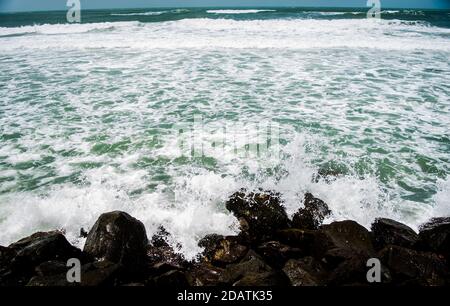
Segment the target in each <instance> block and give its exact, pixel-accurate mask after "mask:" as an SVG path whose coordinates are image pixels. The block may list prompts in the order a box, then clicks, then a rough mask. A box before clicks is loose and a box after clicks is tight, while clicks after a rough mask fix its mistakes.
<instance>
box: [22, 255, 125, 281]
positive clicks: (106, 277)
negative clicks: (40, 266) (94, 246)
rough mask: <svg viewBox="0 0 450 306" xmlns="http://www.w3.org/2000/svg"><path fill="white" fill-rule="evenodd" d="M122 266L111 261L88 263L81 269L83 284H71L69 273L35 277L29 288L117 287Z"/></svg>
mask: <svg viewBox="0 0 450 306" xmlns="http://www.w3.org/2000/svg"><path fill="white" fill-rule="evenodd" d="M121 272H122V266H121V265H120V264H116V263H113V262H110V261H106V260H104V261H101V262H94V263H88V264H86V265H83V266H82V267H81V283H76V282H74V283H69V282H68V281H67V272H65V273H61V274H57V275H49V276H47V275H45V276H35V277H33V278H32V279H31V280H30V282H29V283H28V284H27V286H33V287H36V286H50V287H55V286H56V287H61V286H115V285H118V284H120V277H121Z"/></svg>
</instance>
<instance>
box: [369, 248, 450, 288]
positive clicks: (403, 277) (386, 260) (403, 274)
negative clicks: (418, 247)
mask: <svg viewBox="0 0 450 306" xmlns="http://www.w3.org/2000/svg"><path fill="white" fill-rule="evenodd" d="M378 256H379V258H380V260H381V262H382V263H383V264H385V265H386V266H387V267H388V268H389V270H390V271H391V273H392V278H393V281H394V282H395V283H396V284H402V283H405V282H406V283H405V284H423V285H429V286H442V285H446V280H447V284H448V277H449V271H448V267H447V265H446V262H445V260H444V259H443V258H442V257H440V256H438V255H436V254H433V253H428V252H418V251H415V250H410V249H407V248H403V247H399V246H387V247H385V248H384V249H383V250H381V251H380V253H379V255H378Z"/></svg>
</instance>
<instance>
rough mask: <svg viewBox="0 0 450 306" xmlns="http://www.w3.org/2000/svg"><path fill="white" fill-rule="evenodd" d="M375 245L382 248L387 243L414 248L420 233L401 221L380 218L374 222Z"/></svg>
mask: <svg viewBox="0 0 450 306" xmlns="http://www.w3.org/2000/svg"><path fill="white" fill-rule="evenodd" d="M372 233H373V236H374V245H375V247H376V249H378V250H380V249H382V248H384V247H385V246H386V245H390V244H391V245H398V246H401V247H405V248H413V247H414V245H415V244H416V243H417V241H418V239H419V235H417V233H416V232H415V231H414V230H413V229H412V228H410V227H409V226H406V225H404V224H402V223H400V222H397V221H394V220H391V219H384V218H379V219H376V220H375V222H374V223H373V224H372Z"/></svg>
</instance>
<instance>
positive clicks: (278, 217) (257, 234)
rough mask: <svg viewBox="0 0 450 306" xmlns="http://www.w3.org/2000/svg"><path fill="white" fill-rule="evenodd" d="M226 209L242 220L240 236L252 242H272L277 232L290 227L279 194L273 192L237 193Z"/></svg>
mask: <svg viewBox="0 0 450 306" xmlns="http://www.w3.org/2000/svg"><path fill="white" fill-rule="evenodd" d="M226 208H227V209H228V210H229V211H231V212H232V213H233V214H234V215H235V216H236V218H238V220H240V223H241V225H242V226H241V234H240V235H241V236H242V237H244V238H245V239H247V240H248V241H250V242H255V241H256V242H261V241H267V240H270V238H271V237H272V234H273V233H275V231H277V230H280V229H285V228H288V227H289V225H290V220H289V218H288V216H287V214H286V211H285V210H284V207H283V205H282V203H281V201H280V196H279V194H276V193H273V192H266V193H253V192H252V193H248V194H246V193H245V192H237V193H235V194H234V195H232V196H231V198H230V199H229V200H228V202H227V203H226Z"/></svg>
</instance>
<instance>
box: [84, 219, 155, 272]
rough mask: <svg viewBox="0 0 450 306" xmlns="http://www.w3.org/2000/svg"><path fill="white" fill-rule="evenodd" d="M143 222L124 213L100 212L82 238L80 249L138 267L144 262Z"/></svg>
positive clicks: (144, 240) (126, 265) (144, 238)
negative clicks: (83, 243) (85, 236)
mask: <svg viewBox="0 0 450 306" xmlns="http://www.w3.org/2000/svg"><path fill="white" fill-rule="evenodd" d="M147 243H148V240H147V234H146V232H145V227H144V225H143V224H142V223H141V222H140V221H138V220H136V219H135V218H133V217H131V216H130V215H128V214H127V213H124V212H120V211H114V212H110V213H105V214H102V215H101V216H100V217H99V218H98V220H97V222H95V224H94V226H93V227H92V229H91V231H90V232H89V235H88V237H87V239H86V244H85V246H84V251H85V252H86V253H88V254H90V255H92V256H93V257H95V258H97V259H99V260H107V261H111V262H114V263H120V264H122V265H123V266H125V267H128V268H133V269H139V267H141V266H143V265H144V262H145V259H146V258H145V257H146V247H147Z"/></svg>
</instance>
